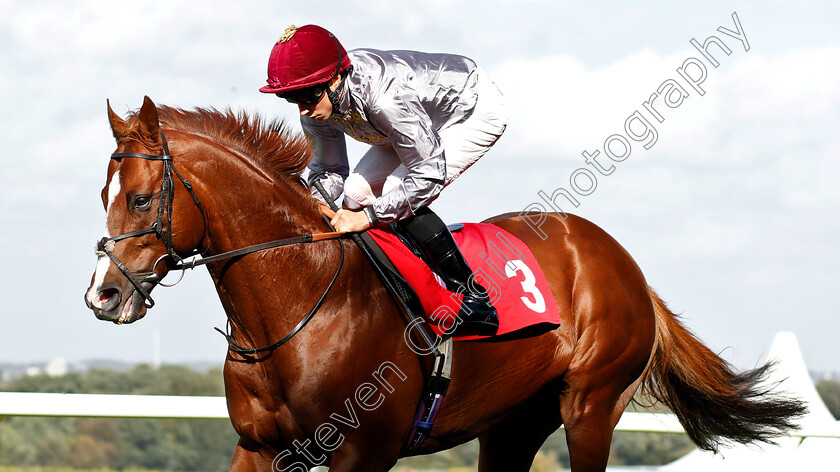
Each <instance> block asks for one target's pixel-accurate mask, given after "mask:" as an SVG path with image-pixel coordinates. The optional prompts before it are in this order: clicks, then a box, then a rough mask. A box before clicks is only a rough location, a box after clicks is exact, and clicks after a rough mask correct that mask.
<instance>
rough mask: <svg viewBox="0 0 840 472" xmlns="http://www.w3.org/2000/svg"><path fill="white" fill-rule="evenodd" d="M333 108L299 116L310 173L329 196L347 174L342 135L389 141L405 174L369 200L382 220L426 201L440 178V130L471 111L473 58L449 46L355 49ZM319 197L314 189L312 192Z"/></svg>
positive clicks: (439, 185) (410, 212) (407, 212)
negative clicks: (309, 151)
mask: <svg viewBox="0 0 840 472" xmlns="http://www.w3.org/2000/svg"><path fill="white" fill-rule="evenodd" d="M347 54H348V56H350V59H351V61H352V63H353V69H352V71H351V73H350V74H349V75H348V76H347V79H346V80H345V82H344V88H343V90H342V94H341V97H340V99H339V107H338V110H336V111H334V113H333V115H332V116H331V117H330V119H328V120H327V121H324V122H320V121H317V120H313V119H311V118H308V117H301V125H302V127H303V130H304V132H305V133H306V134H307V136H308V137H309V138H310V140H311V141H312V142H313V144H314V146H315V157H314V159H313V160H312V162H311V163H310V164H309V169H310V174H309V181H310V182H312V181H314V180H315V179H319V180H320V181H321V182H322V183H323V184H324V187H325V188H326V189H327V190H328V192H329V193H330V194H331V196H332V197H333V198H337V197H338V195H339V194H340V193H341V192H342V190H343V188H344V179H346V178H347V176H348V175H349V165H348V161H347V148H346V144H345V141H344V135H345V134H347V135H349V136H351V137H353V138H354V139H356V140H358V141H361V142H363V143H367V144H370V145H373V146H387V147H393V148H394V150H395V151H396V153H397V155H398V156H399V158H400V160H401V161H402V164H403V165H405V167H406V168H407V169H408V175H407V176H406V177H405V178H404V179H403V181H402V184H400V185H399V186H398V187H396V188H395V189H393V190H391V191H390V192H388V193H387V194H385V195H382V196H381V197H379V198H378V199H377V200H376V201H375V202H374V204H373V209H374V212H375V213H376V216H377V217H378V218H379V220H380V221H382V222H393V221H398V220H401V219H403V218H407V217H409V216H411V215H413V214H414V210H416V209H418V208H420V207H423V206H425V205H428V204H429V203H430V202H431V201H432V200H433V199H434V198H435V197H436V196H437V195H438V193H440V191H441V190H442V189H443V186H444V183H445V181H446V155H445V153H444V150H443V146H442V144H441V140H440V136H439V135H438V132H439V131H441V130H443V129H446V128H448V127H449V126H452V125H453V124H456V123H460V122H462V121H464V120H466V119H467V118H469V116H470V115H471V114H472V111H473V109H474V108H475V104H476V101H477V98H478V97H477V94H476V90H475V88H476V87H475V86H476V80H477V75H476V64H475V62H473V61H472V60H471V59H469V58H466V57H463V56H457V55H453V54H428V53H422V52H415V51H379V50H376V49H355V50H352V51H349V52H348V53H347ZM314 194H315V195H316V196H318V197H319V198H320V196H319V195H318V194H317V192H314Z"/></svg>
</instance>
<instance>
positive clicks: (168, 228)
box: [96, 131, 207, 308]
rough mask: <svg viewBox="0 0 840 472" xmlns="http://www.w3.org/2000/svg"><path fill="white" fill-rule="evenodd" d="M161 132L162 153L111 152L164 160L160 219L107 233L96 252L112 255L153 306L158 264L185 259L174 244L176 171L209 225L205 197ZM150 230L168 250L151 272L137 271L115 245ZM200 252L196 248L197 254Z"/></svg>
mask: <svg viewBox="0 0 840 472" xmlns="http://www.w3.org/2000/svg"><path fill="white" fill-rule="evenodd" d="M160 136H161V139H162V142H163V153H162V154H144V153H140V152H115V153H113V154H111V159H113V160H117V161H119V160H121V159H125V158H138V159H145V160H147V161H161V162H163V177H162V179H161V184H160V204H159V205H158V212H157V219H156V220H155V222H154V223H152V225H151V226H149V227H147V228H143V229H138V230H136V231H130V232H128V233H123V234H120V235H118V236H113V237H110V238H108V237H103V238H102V239H100V240H99V241H98V242H97V243H96V254H97V255H106V256H108V258H110V259H111V261H113V263H114V265H116V266H117V268H118V269H119V270H120V272H122V274H123V275H124V276H125V278H126V279H128V281H129V282H130V283H131V285H133V286H134V289H135V290H137V293H138V294H140V296H141V297H143V304H144V305H145V306H146V308H152V307H153V306H155V301H154V300H153V299H152V297H151V295H150V293H149V292H150V291H151V288H152V287H154V286H155V285H156V284H157V283H159V282H160V279H159V278H158V275H157V271H156V269H157V265H158V264H159V263H160V262H163V261H166V262H167V263H168V264H169V267H170V268H177V266H178V264H180V263H182V261H183V259H182V258H181V257H180V256H179V255H178V253H177V252H176V251H175V248H174V247H173V245H172V203H173V201H174V197H175V186H174V179H173V178H172V174H175V176H177V177H178V180H180V181H181V183H182V184H183V185H184V188H186V189H187V192H189V194H190V196H191V197H192V199H193V202H195V205H196V206H197V207H198V210H199V211H200V212H201V218H202V220H203V221H204V226H205V228H206V227H207V216H206V215H205V214H204V207H203V206H202V205H201V201H199V199H198V196H196V194H195V192H194V191H193V189H192V184H190V182H189V181H188V180H186V179H184V177H182V176H181V173H180V172H178V169H176V168H175V164H174V163H173V161H172V154H171V153H170V152H169V144H168V142H167V140H166V136H165V135H164V134H163V131H161V132H160ZM164 214H165V215H166V220H165V221H164V219H163V218H164ZM147 234H155V235H156V236H157V237H158V239H160V240H161V241H163V243H164V245H165V246H166V254H164V255H163V256H161V257H159V258H158V259H157V260H156V261H155V263H154V265H153V266H152V271H151V272H150V273H148V274H133V273H132V272H131V270H129V269H128V267H126V265H125V264H123V263H122V261H120V260H119V259H118V258H117V256H115V255H114V249H115V247H116V243H117V242H118V241H122V240H123V239H129V238H137V237H140V236H145V235H147ZM197 253H198V250H197V249H196V250H195V252H194V254H192V255H195V254H197ZM144 283H146V284H150V288H149V290H146V289H144V288H143V284H144Z"/></svg>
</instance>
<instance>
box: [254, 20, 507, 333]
mask: <svg viewBox="0 0 840 472" xmlns="http://www.w3.org/2000/svg"><path fill="white" fill-rule="evenodd" d="M267 82H268V85H266V86H264V87H262V88H260V92H263V93H273V94H276V95H277V96H278V97H280V98H283V99H286V100H287V101H288V102H290V103H292V104H295V105H297V106H298V108H299V110H300V121H301V126H302V128H303V130H304V132H305V133H306V135H307V136H308V137H309V139H310V140H311V142H312V143H313V145H314V150H315V156H314V159H313V160H312V162H311V163H310V164H309V169H310V174H309V182H310V183H311V182H313V181H315V180H318V181H320V182H321V183H322V184H323V186H324V188H325V189H326V190H327V192H328V193H329V194H330V195H331V197H332V198H333V199H336V198H338V196H339V195H340V194H341V193H342V191H343V193H344V208H343V209H340V210H339V211H338V212H336V214H335V217H334V218H333V219H332V225H333V226H334V227H335V228H336V230H338V231H364V230H366V229H368V228H370V227H371V226H372V225H376V224H378V223H396V224H397V226H398V227H399V228H400V229H401V232H402V233H404V234H406V235H408V236H409V237H410V238H411V239H413V240H414V242H415V243H417V245H418V246H420V248H421V249H422V251H423V252H424V254H425V256H426V257H427V259H428V260H429V261H430V263H431V264H432V265H433V266H434V267H436V268H437V270H438V272H439V273H440V275H441V276H442V278H443V279H444V281H445V283H446V286H447V289H448V290H450V291H453V292H455V291H460V292H463V293H464V299H463V304H462V309H461V312H460V313H459V314H458V317H459V318H460V320H461V323H460V324H459V325H458V327H457V328H456V330H455V333H454V334H456V335H464V334H483V335H491V334H495V332H496V330H497V328H498V325H499V321H498V317H497V315H496V310H495V309H494V308H493V307H492V305H491V304H490V300H489V297H488V295H487V292H486V291H485V290H484V288H482V287H481V286H480V285H479V284H477V283H475V282H473V283H470V278H471V276H472V270H471V269H470V267H469V266H468V265H467V263H466V261H465V260H464V257H463V256H462V255H461V252H460V250H459V249H458V247H457V246H456V245H455V241H454V239H453V238H452V234H450V232H449V230H448V229H447V227H446V225H445V224H444V223H443V221H441V219H440V218H439V217H438V216H437V215H436V214H435V213H434V212H432V211H431V210H430V209H429V207H428V205H429V204H430V203H431V202H432V201H433V200H434V199H435V198H437V196H438V194H439V193H440V191H441V190H442V189H443V188H444V187H445V186H446V185H449V184H450V183H452V181H453V180H455V179H456V178H457V177H458V176H459V175H461V173H462V172H464V171H465V170H466V169H467V168H468V167H470V166H471V165H472V164H474V163H475V162H476V161H477V160H478V159H479V158H480V157H481V156H483V155H484V153H485V152H487V150H488V149H490V147H491V146H492V145H493V144H494V143H495V142H496V140H497V139H499V137H500V136H501V135H502V133H503V132H504V130H505V126H506V123H507V115H506V112H505V107H504V100H503V97H502V94H501V92H499V90H498V88H496V86H495V85H494V84H493V82H491V81H490V80H489V79H488V78H487V76H486V74H485V73H484V71H483V70H482V69H481V68H479V67H477V66H476V64H475V63H474V62H473V61H472V60H470V59H468V58H466V57H462V56H456V55H452V54H427V53H422V52H415V51H380V50H376V49H354V50H352V51H350V52H349V53H348V52H346V51H345V50H344V47H343V46H342V45H341V43H340V42H339V41H338V39H337V38H336V37H335V36H334V35H333V34H332V33H330V32H328V31H327V30H325V29H323V28H321V27H319V26H315V25H306V26H303V27H300V28H298V27H295V26H290V27H288V28H287V29H286V31H285V32H284V33H283V36H281V37H280V39H279V40H278V41H277V43H276V44H275V45H274V48H273V49H272V51H271V56H270V57H269V60H268V81H267ZM345 134H348V135H350V136H351V137H353V138H354V139H356V140H358V141H361V142H364V143H367V144H370V145H371V148H370V150H368V151H367V152H366V153H365V155H364V156H363V157H362V158H361V160H360V161H359V163H358V165H356V167H355V169H353V172H350V170H349V164H348V160H347V150H346V147H345V141H344V135H345ZM313 195H314V196H315V197H316V198H319V199H320V198H321V197H320V195H318V193H317V192H316V191H314V190H313Z"/></svg>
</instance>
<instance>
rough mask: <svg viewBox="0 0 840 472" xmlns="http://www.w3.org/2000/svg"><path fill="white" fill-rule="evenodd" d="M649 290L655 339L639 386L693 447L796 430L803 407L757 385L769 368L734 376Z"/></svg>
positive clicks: (710, 448)
mask: <svg viewBox="0 0 840 472" xmlns="http://www.w3.org/2000/svg"><path fill="white" fill-rule="evenodd" d="M649 292H650V299H651V301H652V302H653V307H654V310H655V311H656V324H657V333H656V335H657V341H656V346H655V347H654V352H653V358H652V360H651V363H650V365H649V366H648V371H647V375H646V376H645V381H644V384H643V388H644V391H646V392H647V393H649V394H650V395H652V396H653V397H654V398H655V399H657V400H659V401H660V402H662V403H664V404H665V405H667V406H668V407H669V408H670V409H671V410H672V411H673V412H674V413H675V414H676V415H677V418H678V419H679V421H680V423H681V424H682V426H683V428H685V431H686V433H687V434H688V436H689V438H691V440H692V441H693V442H694V443H695V444H696V445H697V447H699V448H700V449H705V450H708V451H717V448H718V446H719V445H721V444H722V443H724V442H726V441H734V442H738V443H749V442H753V441H764V442H770V441H771V439H772V438H774V437H777V436H780V435H783V434H784V433H785V431H786V430H789V429H795V428H796V426H795V424H794V420H795V419H796V418H798V417H799V416H801V415H803V414H804V413H805V406H804V404H803V403H802V402H800V401H798V400H796V399H793V398H788V397H784V396H780V395H778V394H776V393H773V392H771V391H770V388H771V387H764V386H762V385H761V382H762V381H763V380H764V379H765V378H766V376H767V374H768V373H769V371H770V369H771V367H772V364H765V365H763V366H761V367H758V368H756V369H753V370H749V371H746V372H743V373H736V372H734V371H733V368H732V366H731V365H730V364H729V363H728V362H726V361H725V360H723V359H721V358H720V357H719V356H718V355H716V354H715V353H714V352H712V351H711V350H710V349H709V348H707V347H706V346H704V345H703V344H702V343H701V342H700V341H699V340H698V339H697V338H696V337H695V336H694V335H693V334H692V333H691V332H690V331H689V330H688V329H686V328H685V327H684V326H683V325H682V323H680V321H679V319H678V317H677V315H675V314H674V313H672V312H671V311H670V310H669V309H668V307H667V306H666V305H665V302H663V301H662V299H661V298H659V296H658V295H657V294H656V293H655V292H654V291H653V290H652V289H649Z"/></svg>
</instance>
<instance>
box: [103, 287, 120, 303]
mask: <svg viewBox="0 0 840 472" xmlns="http://www.w3.org/2000/svg"><path fill="white" fill-rule="evenodd" d="M117 293H118V292H117V289H115V288H107V289H105V290H103V291H101V292H99V303H105V302H107V301H108V300H110V299H111V298H113V297H114V296H115V295H117Z"/></svg>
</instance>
